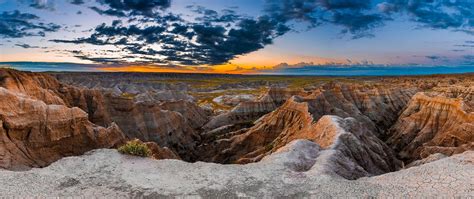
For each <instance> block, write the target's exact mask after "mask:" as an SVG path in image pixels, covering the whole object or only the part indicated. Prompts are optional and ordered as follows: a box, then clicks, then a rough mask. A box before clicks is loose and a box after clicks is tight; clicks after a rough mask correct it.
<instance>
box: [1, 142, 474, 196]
mask: <svg viewBox="0 0 474 199" xmlns="http://www.w3.org/2000/svg"><path fill="white" fill-rule="evenodd" d="M314 146H315V145H314V143H313V144H312V143H311V142H306V141H298V142H297V143H295V144H292V145H291V147H289V148H287V149H285V150H282V151H281V152H279V153H275V154H273V155H271V156H269V157H268V158H267V159H265V160H262V161H261V162H258V163H252V164H247V165H224V166H223V165H218V164H213V163H202V162H198V163H186V162H183V161H177V160H159V161H156V160H153V159H146V158H138V157H132V156H125V155H121V154H119V153H118V152H117V151H115V150H104V149H102V150H96V151H94V152H91V153H87V154H86V155H84V156H79V157H69V158H64V159H61V160H59V161H58V162H55V163H53V164H52V165H50V166H48V167H46V168H41V169H33V170H30V171H27V172H20V173H19V172H10V171H4V170H0V183H1V184H2V186H0V196H2V197H33V196H35V197H85V198H88V197H107V198H136V197H145V198H146V197H148V198H160V197H193V198H237V197H251V198H280V197H284V198H330V197H337V198H367V197H370V198H402V197H410V198H420V197H421V198H434V197H435V198H438V197H447V198H450V197H456V198H469V197H472V196H473V195H474V192H473V190H472V183H471V182H472V179H473V178H474V173H473V172H471V171H473V170H474V161H473V160H474V152H472V151H470V152H465V153H463V154H458V155H455V156H452V157H448V158H444V159H441V160H439V161H435V162H431V163H427V164H424V165H421V166H419V167H412V168H409V169H406V170H401V171H398V172H393V173H388V174H384V175H380V176H376V177H369V178H361V179H359V180H355V181H354V180H352V181H349V180H346V179H344V178H340V177H337V176H334V175H327V174H326V173H324V172H321V170H319V169H316V170H313V169H312V168H311V169H310V170H309V171H307V172H297V171H294V169H293V168H294V167H295V165H305V166H308V165H309V167H311V164H313V163H312V162H314V161H313V159H314V158H315V157H314V156H313V155H312V154H313V152H315V151H317V150H318V149H317V148H316V147H314ZM315 164H318V163H317V162H316V163H315Z"/></svg>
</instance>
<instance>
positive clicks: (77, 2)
mask: <svg viewBox="0 0 474 199" xmlns="http://www.w3.org/2000/svg"><path fill="white" fill-rule="evenodd" d="M71 3H72V4H74V5H82V4H84V3H85V2H84V0H71Z"/></svg>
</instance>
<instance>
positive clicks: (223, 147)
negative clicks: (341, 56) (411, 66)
mask: <svg viewBox="0 0 474 199" xmlns="http://www.w3.org/2000/svg"><path fill="white" fill-rule="evenodd" d="M415 92H416V89H412V88H403V89H402V88H383V87H380V86H378V87H377V86H376V87H372V86H361V85H339V84H331V85H327V86H326V87H323V88H321V89H317V90H315V91H314V92H312V93H310V94H309V95H306V96H303V97H301V96H295V97H293V98H291V99H290V100H288V101H287V102H286V103H285V104H284V105H282V106H281V107H279V108H277V109H276V110H275V111H273V112H271V113H269V114H267V115H265V116H263V117H262V118H260V119H259V120H258V121H256V122H255V125H254V126H253V127H251V128H250V129H248V130H245V131H238V132H234V133H231V135H233V134H236V135H234V136H232V137H230V138H229V137H225V138H224V139H216V140H215V141H214V142H211V143H209V144H206V145H203V146H202V148H203V149H202V150H201V151H202V153H203V154H202V155H201V157H204V159H203V160H205V161H212V162H222V163H248V162H255V161H259V160H260V159H261V158H263V157H264V156H266V155H268V154H269V153H271V152H273V151H275V150H276V149H278V148H280V147H282V146H285V145H286V144H288V143H289V142H291V141H292V140H296V139H310V140H313V141H315V142H317V143H320V144H322V143H324V142H330V141H331V140H333V139H335V138H334V135H336V134H337V133H334V132H337V130H335V129H331V127H330V126H331V124H330V123H329V122H325V121H324V120H320V119H321V118H322V117H323V116H325V115H337V116H339V117H342V118H349V117H352V118H354V123H359V126H363V128H364V130H362V131H363V132H365V133H364V134H366V136H369V137H372V138H371V139H373V140H376V142H375V143H376V144H375V145H377V146H376V147H375V148H379V149H380V150H379V151H377V153H381V154H384V155H388V156H389V157H388V158H390V159H394V156H393V151H392V150H391V149H389V148H388V147H387V146H385V144H384V143H383V142H382V141H381V140H380V139H382V138H383V137H384V130H385V129H387V128H389V126H390V124H393V123H394V122H395V120H396V119H397V116H398V113H399V112H400V111H401V110H402V109H403V107H404V106H405V104H406V103H407V102H408V101H409V99H410V97H411V96H412V95H413V94H414V93H415ZM379 113H386V114H382V115H381V114H379ZM211 121H212V120H211ZM325 131H332V132H333V133H328V132H325ZM355 131H361V130H355ZM321 133H322V134H328V135H327V136H319V137H318V134H321ZM352 133H355V132H352ZM330 134H332V135H333V136H330ZM316 137H318V138H316ZM379 138H380V139H379ZM331 143H332V142H331ZM328 145H329V144H322V146H328ZM363 145H368V143H363ZM388 162H390V164H391V165H392V167H390V168H389V169H387V170H396V169H397V168H399V167H400V164H398V163H397V164H392V163H393V162H397V161H395V160H390V161H388ZM387 170H386V171H387ZM369 173H370V172H369Z"/></svg>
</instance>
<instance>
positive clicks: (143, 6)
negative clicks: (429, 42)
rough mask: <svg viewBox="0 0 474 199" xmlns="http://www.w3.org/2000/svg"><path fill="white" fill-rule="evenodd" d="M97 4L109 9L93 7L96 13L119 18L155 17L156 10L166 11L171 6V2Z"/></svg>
mask: <svg viewBox="0 0 474 199" xmlns="http://www.w3.org/2000/svg"><path fill="white" fill-rule="evenodd" d="M97 2H99V4H101V5H103V6H106V7H107V8H106V9H101V8H98V7H91V8H92V9H93V10H94V11H96V12H98V13H99V14H102V15H111V16H117V17H124V16H132V15H145V16H153V15H154V14H155V11H156V10H164V9H166V8H168V7H170V5H171V0H97Z"/></svg>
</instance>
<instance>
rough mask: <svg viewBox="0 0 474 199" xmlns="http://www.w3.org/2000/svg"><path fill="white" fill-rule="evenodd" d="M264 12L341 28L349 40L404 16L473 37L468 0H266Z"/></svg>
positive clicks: (472, 11)
mask: <svg viewBox="0 0 474 199" xmlns="http://www.w3.org/2000/svg"><path fill="white" fill-rule="evenodd" d="M266 12H267V13H269V14H270V15H271V16H272V17H273V18H275V19H276V20H279V21H281V22H283V23H287V22H306V23H308V24H309V26H310V27H316V26H319V25H322V24H328V23H329V24H335V25H339V26H342V27H343V28H344V29H343V31H342V32H343V33H350V34H352V35H353V38H360V37H366V36H372V33H371V31H372V29H374V28H376V27H379V26H383V25H384V22H385V21H388V20H393V18H394V17H400V16H402V15H406V16H408V17H409V19H410V20H412V21H414V22H417V23H418V24H420V25H421V26H422V27H427V28H432V29H452V30H454V31H462V32H466V33H470V34H474V31H473V29H474V2H473V1H472V0H420V1H413V0H385V1H382V2H379V3H378V4H377V1H374V0H372V1H371V0H267V8H266Z"/></svg>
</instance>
